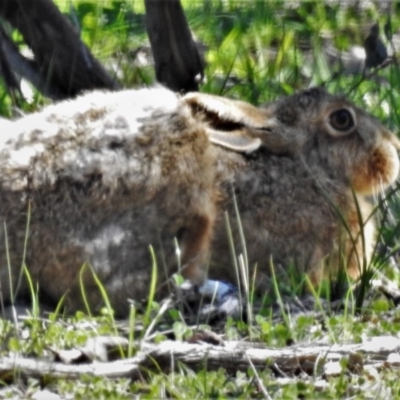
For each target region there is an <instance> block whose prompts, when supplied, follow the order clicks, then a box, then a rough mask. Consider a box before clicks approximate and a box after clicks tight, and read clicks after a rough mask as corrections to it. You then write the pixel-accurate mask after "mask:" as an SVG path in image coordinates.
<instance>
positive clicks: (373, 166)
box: [352, 141, 400, 195]
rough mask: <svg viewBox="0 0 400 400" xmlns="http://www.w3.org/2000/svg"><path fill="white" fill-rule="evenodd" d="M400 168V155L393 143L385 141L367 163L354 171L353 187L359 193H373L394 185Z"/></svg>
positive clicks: (374, 151)
mask: <svg viewBox="0 0 400 400" xmlns="http://www.w3.org/2000/svg"><path fill="white" fill-rule="evenodd" d="M399 169H400V162H399V157H398V154H397V151H396V148H395V147H394V146H393V144H392V143H390V142H387V141H385V142H384V143H382V144H381V145H380V146H379V147H378V148H376V149H374V150H373V152H372V154H371V155H370V156H369V158H368V161H367V163H366V165H360V166H359V167H356V168H355V171H353V182H352V185H353V188H354V190H355V191H356V192H357V193H360V194H363V195H373V194H376V193H378V192H379V191H381V190H384V189H386V188H387V187H388V186H390V185H392V184H393V183H394V182H395V181H396V179H397V177H398V175H399Z"/></svg>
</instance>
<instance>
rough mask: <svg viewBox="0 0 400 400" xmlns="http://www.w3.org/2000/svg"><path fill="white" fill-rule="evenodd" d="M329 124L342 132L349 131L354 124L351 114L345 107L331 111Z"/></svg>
mask: <svg viewBox="0 0 400 400" xmlns="http://www.w3.org/2000/svg"><path fill="white" fill-rule="evenodd" d="M329 124H330V125H331V127H332V128H333V129H335V130H337V131H339V132H342V133H350V131H351V130H352V129H353V128H354V126H355V123H354V117H353V114H352V113H351V112H350V111H349V110H348V109H347V108H341V109H339V110H336V111H333V112H332V113H331V115H330V116H329Z"/></svg>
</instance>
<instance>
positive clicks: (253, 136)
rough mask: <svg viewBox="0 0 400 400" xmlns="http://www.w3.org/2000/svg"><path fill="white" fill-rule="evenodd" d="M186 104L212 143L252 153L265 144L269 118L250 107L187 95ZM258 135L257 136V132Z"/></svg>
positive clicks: (205, 96)
mask: <svg viewBox="0 0 400 400" xmlns="http://www.w3.org/2000/svg"><path fill="white" fill-rule="evenodd" d="M183 101H184V102H185V103H186V104H187V105H188V106H189V107H190V108H191V110H192V113H193V115H194V116H195V117H197V118H199V119H200V121H201V122H202V123H203V124H204V125H205V129H206V132H207V134H208V136H209V139H210V141H211V142H212V143H214V144H218V145H220V146H223V147H226V148H227V149H230V150H234V151H238V152H244V153H251V152H254V151H256V150H257V149H258V148H259V147H260V146H261V144H262V140H261V139H260V136H261V135H260V133H261V132H260V130H262V131H263V133H264V134H265V130H266V119H267V115H266V113H265V111H264V110H261V109H258V108H256V107H254V106H252V105H251V104H248V103H245V102H242V101H235V100H229V99H226V98H224V97H218V96H212V95H209V94H202V93H188V94H187V95H186V96H184V97H183ZM257 131H258V132H257Z"/></svg>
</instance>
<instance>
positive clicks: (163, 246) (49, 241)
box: [0, 88, 400, 315]
mask: <svg viewBox="0 0 400 400" xmlns="http://www.w3.org/2000/svg"><path fill="white" fill-rule="evenodd" d="M342 108H344V109H349V110H351V113H352V115H353V114H354V116H355V118H356V121H355V127H354V129H352V130H351V132H346V133H343V132H339V131H336V130H335V129H333V128H332V126H331V125H330V124H331V123H330V122H329V118H330V116H331V115H332V112H334V111H335V110H337V109H342ZM4 126H5V127H7V130H8V131H7V132H6V133H5V135H6V136H7V135H8V136H9V137H10V138H11V139H10V140H8V142H7V139H6V138H4V137H3V139H0V140H2V144H1V146H2V147H1V152H0V177H1V178H0V215H1V217H2V220H3V221H5V225H4V227H3V228H2V229H1V232H0V256H1V259H0V262H1V264H0V283H1V289H2V295H3V300H5V301H11V300H12V298H11V297H12V293H11V291H10V283H9V282H10V277H9V274H8V268H7V264H8V261H7V257H6V253H7V252H8V254H9V256H10V262H11V271H12V272H11V274H12V277H11V282H12V287H13V291H14V292H15V291H16V290H17V289H18V293H16V295H18V296H27V295H29V291H28V289H27V285H26V284H25V282H26V280H25V279H24V278H23V279H22V280H21V281H19V277H20V268H21V264H22V262H23V260H22V255H23V254H24V243H25V239H26V235H25V232H26V227H27V213H28V206H29V207H30V224H29V237H28V248H27V255H26V260H25V262H26V265H27V266H28V269H29V271H30V274H31V276H32V279H33V281H34V282H35V284H37V285H38V286H39V288H40V292H41V293H42V294H43V293H45V294H46V296H47V297H48V298H50V299H51V300H53V301H54V302H57V301H59V300H60V299H61V297H62V296H64V295H65V296H66V297H65V302H66V305H67V306H68V309H70V310H74V309H77V308H81V307H82V306H83V302H82V296H81V293H80V291H81V289H80V280H81V279H82V280H83V284H84V287H85V292H86V296H87V298H88V300H89V303H90V304H91V306H92V307H93V308H94V309H98V308H99V307H100V306H101V305H102V304H103V302H102V298H101V295H100V291H99V290H98V288H97V286H96V283H95V280H94V279H93V273H95V274H96V275H97V276H98V278H99V279H100V280H101V281H102V283H103V284H104V286H105V288H106V290H107V293H108V296H109V298H110V300H111V303H112V305H113V307H114V308H115V311H116V312H117V314H118V315H125V314H126V312H127V310H128V301H127V299H136V300H140V299H144V298H145V297H146V296H147V295H148V290H149V285H150V280H151V265H152V259H151V253H150V250H149V246H150V245H151V246H153V248H154V250H155V254H156V259H157V260H156V261H157V266H158V288H159V290H158V291H157V295H158V296H161V295H163V294H165V293H166V291H167V289H168V285H167V284H166V282H168V279H169V277H170V276H171V275H172V274H173V273H175V272H178V265H179V264H180V265H181V271H180V272H181V273H182V274H183V275H184V276H185V277H186V278H188V279H190V280H191V281H193V282H194V283H197V284H201V283H202V282H203V281H204V279H205V278H206V269H207V266H208V265H209V266H210V269H209V275H210V277H213V278H220V279H224V280H230V281H232V282H233V283H235V281H236V272H235V271H234V268H233V262H232V261H233V260H232V255H231V250H230V246H229V241H228V239H227V233H226V226H225V213H227V214H228V215H229V219H230V225H231V227H232V233H233V237H234V245H235V250H236V256H238V255H239V254H240V253H245V250H246V252H247V254H248V261H249V266H250V273H251V274H253V273H254V272H257V274H258V276H257V279H256V282H257V285H258V288H259V289H260V290H266V289H268V288H269V280H270V275H271V274H270V262H271V260H272V261H273V263H274V265H275V267H276V268H277V271H281V272H282V274H283V275H284V274H285V271H287V266H288V265H289V264H291V263H294V264H295V265H296V267H297V268H298V269H299V270H300V271H305V272H308V273H309V274H310V276H311V278H312V280H313V281H315V282H317V281H318V280H319V279H320V277H321V271H322V270H323V269H326V268H334V267H335V266H337V265H339V264H340V261H339V260H341V259H345V260H346V263H347V269H348V271H349V274H350V276H351V277H353V278H357V277H358V276H359V273H360V271H361V269H362V268H363V264H362V263H360V259H361V258H362V257H363V256H365V258H366V260H367V261H369V259H370V256H371V249H372V246H373V244H374V242H375V229H374V226H373V225H374V223H373V218H370V214H371V212H372V207H371V204H370V199H369V196H370V195H371V194H374V193H377V192H378V191H380V190H381V189H382V188H385V187H387V186H388V185H390V184H391V183H393V182H394V180H395V179H396V177H397V174H398V168H399V165H398V164H399V162H398V157H397V154H396V150H397V149H399V148H400V146H399V143H398V141H397V139H396V138H395V137H394V136H393V135H392V134H391V133H390V132H388V131H387V130H385V128H383V127H382V126H381V125H380V124H379V123H378V122H377V121H375V120H374V119H373V118H372V117H370V116H369V115H367V114H365V113H364V112H363V111H361V110H359V109H357V108H356V107H354V106H353V105H352V104H351V103H349V102H347V101H346V100H345V99H342V98H340V97H336V96H331V95H328V94H327V93H325V92H324V91H322V90H319V89H312V90H309V91H304V92H301V93H299V94H297V95H294V96H291V97H287V98H284V99H281V100H278V101H277V102H274V103H271V104H270V105H267V106H265V107H263V108H255V107H253V106H251V105H250V104H247V103H243V102H235V101H232V100H229V99H226V98H220V97H216V96H210V95H202V94H198V93H193V94H189V95H186V96H184V97H182V98H180V97H179V96H177V95H174V94H173V93H171V92H169V91H167V90H166V89H162V88H155V89H149V90H146V89H143V90H138V91H122V92H117V93H106V92H94V93H91V94H87V95H85V96H83V97H81V98H78V99H77V100H74V101H72V102H64V103H60V104H57V105H55V106H50V107H47V108H46V109H44V110H43V111H41V112H39V113H37V114H34V115H31V116H28V117H25V118H22V119H21V120H19V121H15V122H13V123H10V124H9V125H8V124H5V125H4ZM352 189H353V190H354V192H352ZM233 193H234V195H233ZM355 197H356V198H357V200H358V203H359V206H360V208H361V213H362V218H363V221H359V219H358V214H357V207H356V205H355V201H354V198H355ZM235 202H236V204H237V207H238V210H239V215H240V221H241V223H242V226H243V231H244V236H245V240H246V249H243V248H242V247H241V246H242V243H241V239H240V233H239V228H238V226H239V224H238V219H237V215H236V212H235ZM338 212H340V213H341V214H342V216H343V217H344V219H345V220H346V221H347V224H348V226H349V229H350V231H351V236H352V238H350V237H349V235H348V234H347V233H346V230H345V229H343V226H342V223H341V222H340V218H339V217H338ZM367 220H368V222H366V221H367ZM364 225H365V226H364ZM362 228H364V236H365V243H366V246H365V249H364V248H363V246H362V240H361V235H360V230H361V229H362ZM176 242H177V243H178V245H179V248H180V252H181V253H180V257H178V256H177V254H176V248H175V243H176ZM6 244H7V246H6ZM340 249H342V250H343V249H344V250H343V251H342V252H341V251H340ZM83 266H85V267H84V268H83V269H82V267H83ZM18 282H20V285H18ZM14 297H15V293H14Z"/></svg>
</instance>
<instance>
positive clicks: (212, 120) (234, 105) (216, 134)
mask: <svg viewBox="0 0 400 400" xmlns="http://www.w3.org/2000/svg"><path fill="white" fill-rule="evenodd" d="M185 100H186V102H187V103H188V104H189V105H190V107H191V108H192V110H193V113H195V114H196V115H197V116H200V118H202V120H203V122H204V123H205V125H206V127H207V131H208V134H209V138H210V141H211V142H213V143H214V144H218V145H221V146H224V147H226V148H229V149H231V150H234V151H241V152H247V153H251V152H254V151H257V150H258V149H260V148H264V149H265V150H266V151H268V152H270V153H272V154H285V155H287V156H293V157H295V156H299V157H302V158H303V160H304V162H306V163H307V164H309V165H310V166H311V167H312V168H313V169H314V170H315V168H316V167H320V168H324V170H325V172H327V173H328V174H329V175H331V176H332V177H335V178H336V179H340V180H342V181H344V182H345V183H346V184H348V185H349V186H351V187H352V188H353V189H354V190H355V192H357V193H360V194H363V195H370V194H373V193H375V192H377V191H379V190H382V189H385V188H386V187H387V186H388V185H390V184H392V183H393V182H394V181H395V180H396V178H397V175H398V173H399V158H398V154H397V151H398V150H400V141H399V140H398V139H397V137H396V136H394V135H393V134H392V133H391V132H389V131H388V130H387V129H386V128H385V127H383V126H382V125H381V124H380V123H379V122H378V121H377V120H375V119H374V118H373V117H372V116H370V115H369V114H367V113H365V112H364V111H363V110H361V109H359V108H357V107H356V106H355V105H353V104H352V103H351V102H349V101H348V100H346V99H345V98H343V97H341V96H334V95H330V94H328V93H327V92H326V91H324V90H323V89H320V88H313V89H309V90H305V91H302V92H299V93H297V94H295V95H292V96H288V97H284V98H282V99H280V100H277V101H275V102H272V103H270V104H267V105H265V106H263V107H262V108H256V107H253V106H251V105H249V104H247V103H243V102H239V101H233V100H228V99H225V98H219V97H215V96H210V95H203V94H195V93H193V94H188V95H187V96H185Z"/></svg>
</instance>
